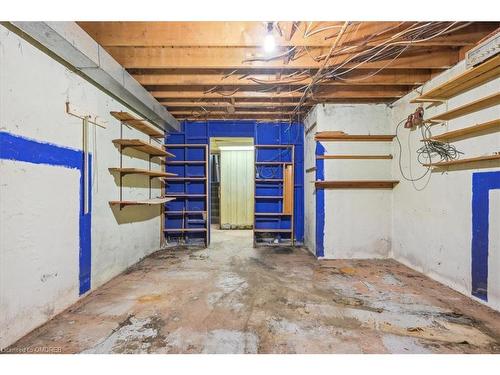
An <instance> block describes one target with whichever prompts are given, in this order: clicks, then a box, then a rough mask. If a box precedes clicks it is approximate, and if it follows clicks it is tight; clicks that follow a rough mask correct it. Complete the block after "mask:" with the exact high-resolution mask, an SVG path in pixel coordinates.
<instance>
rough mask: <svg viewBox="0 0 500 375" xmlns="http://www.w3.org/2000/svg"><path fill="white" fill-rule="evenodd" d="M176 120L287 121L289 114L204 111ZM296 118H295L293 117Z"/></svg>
mask: <svg viewBox="0 0 500 375" xmlns="http://www.w3.org/2000/svg"><path fill="white" fill-rule="evenodd" d="M305 117H306V114H305V113H304V114H302V116H301V118H305ZM176 118H177V120H179V121H182V120H188V121H206V120H227V121H229V120H248V121H255V120H259V121H284V122H288V121H289V120H290V116H289V115H282V114H255V113H252V114H249V115H245V114H228V113H225V114H210V113H206V114H205V115H204V116H200V115H193V114H187V115H182V116H177V117H176ZM295 120H297V118H295Z"/></svg>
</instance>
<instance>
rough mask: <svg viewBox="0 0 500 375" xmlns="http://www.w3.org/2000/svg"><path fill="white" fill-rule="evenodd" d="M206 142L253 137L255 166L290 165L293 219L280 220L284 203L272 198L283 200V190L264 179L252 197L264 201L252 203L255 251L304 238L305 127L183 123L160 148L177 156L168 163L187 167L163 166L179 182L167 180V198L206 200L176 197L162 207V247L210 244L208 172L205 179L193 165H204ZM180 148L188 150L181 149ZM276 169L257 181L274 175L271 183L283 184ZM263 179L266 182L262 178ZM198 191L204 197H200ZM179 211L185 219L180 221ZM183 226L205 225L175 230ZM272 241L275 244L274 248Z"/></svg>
mask: <svg viewBox="0 0 500 375" xmlns="http://www.w3.org/2000/svg"><path fill="white" fill-rule="evenodd" d="M210 137H252V138H254V144H255V146H256V149H258V150H261V151H257V154H258V155H256V156H257V159H256V160H259V162H265V161H274V162H279V163H284V164H286V163H288V164H289V165H290V164H293V173H292V175H293V180H294V183H293V209H292V213H293V214H292V215H288V214H287V215H284V214H283V211H282V210H283V200H282V199H277V198H276V199H275V198H272V195H273V194H274V193H276V194H277V195H279V196H280V197H282V196H283V184H282V183H280V181H272V179H269V180H270V181H257V184H256V185H255V186H256V192H257V193H258V194H267V195H268V197H266V198H262V199H259V200H258V201H257V200H256V203H255V205H256V206H255V208H256V209H255V212H256V216H255V220H254V224H255V226H254V228H255V229H257V232H256V233H254V234H257V237H258V238H257V241H256V244H257V245H259V244H269V243H270V244H271V245H273V244H274V245H276V244H279V245H280V246H284V245H285V246H286V245H287V244H291V243H292V241H294V242H297V243H300V242H302V241H303V237H304V170H303V169H304V148H303V144H304V127H303V125H302V124H300V123H267V122H259V121H195V122H189V121H186V122H183V123H182V124H181V129H180V131H179V132H178V133H170V134H169V135H168V137H167V138H166V140H165V147H166V149H167V150H168V151H169V152H171V153H173V154H174V155H175V156H176V157H175V159H173V160H175V161H186V163H183V164H180V163H175V162H174V163H171V162H168V163H167V171H168V172H173V173H177V174H178V176H177V178H178V179H175V178H169V179H167V186H166V195H170V194H183V193H184V192H186V193H189V194H190V195H191V194H206V195H207V196H206V197H202V196H193V195H191V196H189V195H185V196H182V197H181V196H179V198H182V199H179V198H178V199H176V200H174V201H171V202H168V203H166V205H165V222H164V227H165V229H166V232H165V238H166V239H167V241H168V242H171V243H175V242H183V243H185V244H188V245H189V244H200V243H203V242H204V243H205V245H206V246H208V244H209V243H210V230H209V229H210V205H209V202H210V188H209V185H208V184H209V183H210V169H209V168H206V169H205V172H204V173H205V174H203V175H202V174H201V169H202V164H196V163H195V162H197V161H201V160H209V155H210V149H209V144H210ZM177 145H178V146H177ZM180 145H187V146H182V147H181V146H180ZM172 146H173V147H172ZM261 146H266V147H261ZM268 146H272V147H268ZM203 150H204V151H203ZM292 154H293V156H292ZM284 164H281V165H282V166H283V165H284ZM276 165H277V164H271V165H269V166H264V165H263V168H262V171H261V172H259V176H261V175H262V176H273V174H272V173H274V174H275V178H276V179H281V178H283V175H282V174H281V173H282V172H277V171H274V170H275V169H277V168H274V169H273V168H272V167H274V166H276ZM207 166H208V163H207ZM258 166H259V167H260V164H259V165H258ZM198 173H199V174H198ZM266 173H270V174H269V175H268V174H266ZM193 176H196V177H202V176H203V178H204V180H187V178H193ZM256 176H257V173H256ZM180 178H183V180H180ZM259 178H261V177H259ZM262 179H265V178H264V177H262ZM202 191H205V192H206V193H201V192H202ZM273 210H274V211H273ZM179 211H181V212H182V211H184V212H185V213H184V214H182V215H181V214H179ZM189 211H203V212H204V213H205V214H206V218H203V217H199V216H198V217H194V216H191V217H186V215H195V214H194V213H193V214H188V213H187V212H189ZM268 214H270V215H268ZM198 215H201V214H198ZM188 219H189V223H188ZM201 219H203V220H205V223H203V222H202V221H199V222H197V221H196V220H201ZM183 225H184V226H187V227H188V228H201V227H202V226H203V225H204V226H205V228H206V229H207V231H206V232H205V231H199V232H197V231H185V232H182V231H180V229H182V227H183ZM264 229H267V230H269V229H273V231H271V232H267V234H266V232H259V230H264ZM277 231H281V232H277ZM269 235H270V236H269ZM266 236H267V237H272V238H271V241H267V242H266V241H265V237H266ZM254 239H255V236H254ZM276 239H277V240H278V243H275V240H276Z"/></svg>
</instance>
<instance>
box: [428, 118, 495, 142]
mask: <svg viewBox="0 0 500 375" xmlns="http://www.w3.org/2000/svg"><path fill="white" fill-rule="evenodd" d="M487 130H500V119H498V120H493V121H488V122H483V123H481V124H476V125H473V126H469V127H467V128H462V129H457V130H453V131H449V132H446V133H443V134H439V135H433V136H432V137H431V138H430V139H431V140H434V141H448V140H450V139H456V138H462V137H467V136H472V135H473V134H476V133H480V132H482V131H487Z"/></svg>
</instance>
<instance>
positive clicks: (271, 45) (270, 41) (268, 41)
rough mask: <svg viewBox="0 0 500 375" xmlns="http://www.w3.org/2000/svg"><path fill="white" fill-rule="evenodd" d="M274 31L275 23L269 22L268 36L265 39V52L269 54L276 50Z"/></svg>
mask: <svg viewBox="0 0 500 375" xmlns="http://www.w3.org/2000/svg"><path fill="white" fill-rule="evenodd" d="M273 29H274V26H273V23H272V22H268V23H267V34H266V36H265V37H264V51H265V52H267V53H271V52H273V51H274V50H275V49H276V41H275V40H274V35H273Z"/></svg>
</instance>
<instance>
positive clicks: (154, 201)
mask: <svg viewBox="0 0 500 375" xmlns="http://www.w3.org/2000/svg"><path fill="white" fill-rule="evenodd" d="M174 199H175V198H151V199H142V200H136V201H110V202H109V203H110V204H112V205H121V206H140V205H156V204H163V203H166V202H170V201H172V200H174Z"/></svg>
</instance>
